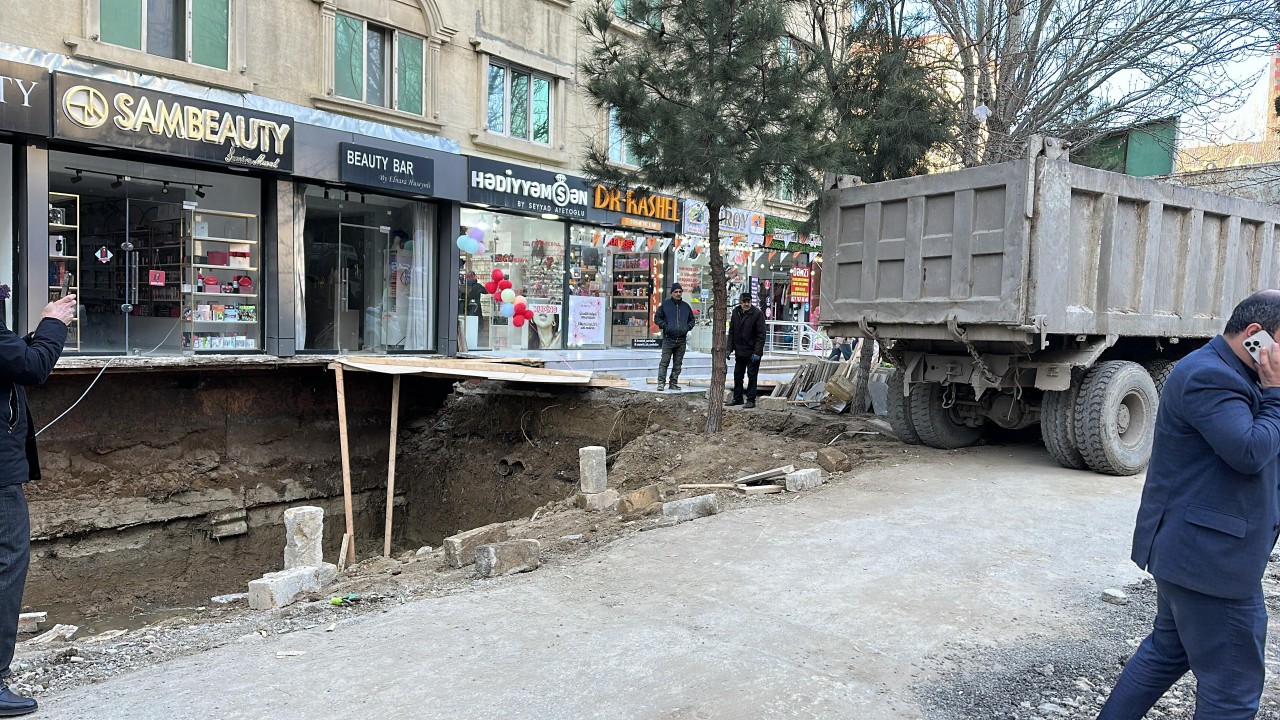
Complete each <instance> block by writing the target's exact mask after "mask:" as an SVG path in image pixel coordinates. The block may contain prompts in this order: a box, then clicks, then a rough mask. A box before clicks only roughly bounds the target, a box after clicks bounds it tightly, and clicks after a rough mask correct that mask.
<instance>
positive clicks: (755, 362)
mask: <svg viewBox="0 0 1280 720" xmlns="http://www.w3.org/2000/svg"><path fill="white" fill-rule="evenodd" d="M764 335H765V323H764V313H763V312H760V308H758V307H756V306H755V305H752V304H751V293H745V292H744V293H742V296H741V297H740V298H739V299H738V306H737V307H735V308H734V309H733V317H731V318H729V349H730V350H731V351H732V352H733V400H731V401H729V402H726V403H725V405H742V394H743V390H742V376H743V375H744V374H745V375H746V376H747V389H746V395H747V404H746V407H747V408H753V407H755V406H756V377H757V376H759V375H760V358H761V357H763V356H764Z"/></svg>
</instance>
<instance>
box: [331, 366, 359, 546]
mask: <svg viewBox="0 0 1280 720" xmlns="http://www.w3.org/2000/svg"><path fill="white" fill-rule="evenodd" d="M333 373H334V375H333V377H334V382H335V383H336V384H337V386H338V436H339V438H340V439H341V442H342V500H343V503H344V504H345V505H346V510H347V540H348V542H347V564H349V565H354V564H355V562H356V522H355V514H354V513H352V511H351V447H350V445H349V444H348V442H347V392H346V388H345V387H344V385H343V382H342V365H341V363H339V364H338V365H337V366H336V367H334V369H333Z"/></svg>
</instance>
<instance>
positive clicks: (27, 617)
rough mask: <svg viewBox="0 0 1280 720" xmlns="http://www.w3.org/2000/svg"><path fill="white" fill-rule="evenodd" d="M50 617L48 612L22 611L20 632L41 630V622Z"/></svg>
mask: <svg viewBox="0 0 1280 720" xmlns="http://www.w3.org/2000/svg"><path fill="white" fill-rule="evenodd" d="M48 619H49V613H47V612H33V613H22V614H21V615H19V616H18V632H20V633H33V632H40V623H42V622H46V621H47V620H48Z"/></svg>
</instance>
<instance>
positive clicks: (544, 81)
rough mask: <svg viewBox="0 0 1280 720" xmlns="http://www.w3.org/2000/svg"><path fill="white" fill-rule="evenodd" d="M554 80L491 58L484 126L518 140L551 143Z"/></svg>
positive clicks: (493, 131) (541, 143) (492, 131)
mask: <svg viewBox="0 0 1280 720" xmlns="http://www.w3.org/2000/svg"><path fill="white" fill-rule="evenodd" d="M552 83H553V81H552V79H551V78H550V77H547V76H545V75H539V74H537V73H535V72H533V71H531V70H528V69H526V68H522V67H519V66H517V65H508V64H505V63H501V62H498V61H492V60H491V61H490V62H489V88H488V94H487V102H486V112H485V128H486V129H488V131H489V132H491V133H497V134H499V135H506V136H508V137H512V138H515V139H517V140H527V141H529V142H533V143H538V144H539V145H550V144H551V104H552V98H551V92H552Z"/></svg>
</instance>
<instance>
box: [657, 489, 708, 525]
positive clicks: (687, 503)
mask: <svg viewBox="0 0 1280 720" xmlns="http://www.w3.org/2000/svg"><path fill="white" fill-rule="evenodd" d="M718 512H720V500H719V498H717V497H716V494H715V493H709V494H707V495H699V496H697V497H691V498H685V499H683V500H673V501H672V502H666V503H662V515H663V516H664V517H669V518H674V519H675V520H676V521H678V522H683V521H685V520H696V519H697V518H700V517H707V516H708V515H715V514H716V513H718Z"/></svg>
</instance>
